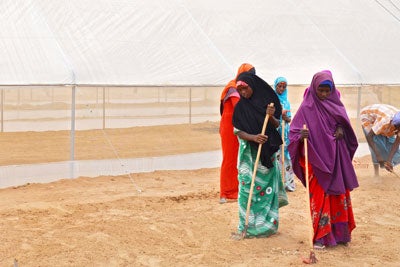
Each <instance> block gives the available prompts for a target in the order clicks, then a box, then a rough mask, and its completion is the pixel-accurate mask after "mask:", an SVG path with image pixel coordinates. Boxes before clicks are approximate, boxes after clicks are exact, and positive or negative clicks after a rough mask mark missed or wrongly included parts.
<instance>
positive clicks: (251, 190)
mask: <svg viewBox="0 0 400 267" xmlns="http://www.w3.org/2000/svg"><path fill="white" fill-rule="evenodd" d="M268 106H270V107H273V106H274V103H270V104H269V105H268ZM268 120H269V114H268V113H267V114H266V116H265V119H264V124H263V127H262V130H261V134H265V130H266V128H267V123H268ZM261 147H262V144H258V150H257V157H256V161H255V163H254V169H253V176H252V177H251V185H250V192H249V199H248V200H247V209H246V222H245V225H244V229H243V232H242V238H245V237H246V233H247V228H248V227H249V215H250V206H251V198H252V197H253V188H254V182H255V180H256V173H257V166H258V161H259V160H260V155H261Z"/></svg>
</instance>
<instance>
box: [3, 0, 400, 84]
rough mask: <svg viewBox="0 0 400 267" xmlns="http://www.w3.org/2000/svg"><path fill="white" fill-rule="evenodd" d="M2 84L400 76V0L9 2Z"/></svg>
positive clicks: (398, 79) (374, 80) (371, 80)
mask: <svg viewBox="0 0 400 267" xmlns="http://www.w3.org/2000/svg"><path fill="white" fill-rule="evenodd" d="M0 12H1V16H0V85H25V84H28V85H29V84H93V85H96V84H104V85H224V84H225V83H226V82H227V81H229V80H230V79H232V78H233V77H234V75H235V74H236V70H237V68H238V66H239V65H240V64H241V63H243V62H248V63H251V64H253V65H254V66H255V67H256V70H257V73H258V74H259V75H260V76H261V77H263V78H265V79H266V80H267V81H269V82H271V83H272V82H273V80H274V79H275V77H277V76H280V75H283V76H286V77H287V78H288V80H289V83H290V84H308V83H309V82H310V81H311V78H312V75H313V74H314V73H315V72H317V71H319V70H322V69H330V70H332V72H333V75H334V78H335V82H336V83H338V84H400V0H375V1H372V0H351V1H348V0H338V1H331V0H302V1H295V0H291V1H290V0H275V1H273V0H253V1H238V0H217V1H215V0H168V1H166V0H141V1H138V0H84V1H82V0H24V1H15V0H1V1H0Z"/></svg>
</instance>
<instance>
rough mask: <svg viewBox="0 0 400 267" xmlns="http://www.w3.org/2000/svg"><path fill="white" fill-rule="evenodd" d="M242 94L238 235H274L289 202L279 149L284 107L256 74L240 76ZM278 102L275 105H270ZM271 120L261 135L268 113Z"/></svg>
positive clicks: (237, 124)
mask: <svg viewBox="0 0 400 267" xmlns="http://www.w3.org/2000/svg"><path fill="white" fill-rule="evenodd" d="M237 90H238V92H239V94H240V96H241V98H240V101H239V102H238V103H237V105H236V107H235V111H234V114H233V125H234V132H235V134H236V135H237V136H238V139H239V153H238V180H239V197H238V204H239V226H238V233H237V234H236V235H237V236H242V237H259V236H270V235H272V234H275V233H276V232H277V231H278V227H279V208H280V207H282V206H285V205H287V204H288V201H287V196H286V192H285V190H284V186H283V183H282V177H281V174H280V172H279V169H278V162H277V159H276V152H277V151H279V147H280V145H281V144H282V138H281V136H280V134H279V132H278V131H277V127H279V118H280V116H281V112H282V108H281V105H280V101H279V99H278V96H277V95H276V93H275V92H274V90H273V89H272V88H271V86H270V85H268V83H266V82H265V81H264V80H263V79H261V78H260V77H258V76H257V75H255V74H252V73H249V72H245V73H242V74H241V75H239V76H238V78H237ZM270 103H274V106H268V104H270ZM267 113H268V114H269V120H268V124H267V127H266V132H265V135H263V134H261V131H262V127H263V123H264V119H265V116H266V114H267ZM259 144H262V149H261V154H260V158H259V162H258V165H257V171H256V177H255V182H254V187H253V192H252V198H251V205H250V211H249V215H248V216H249V217H248V225H245V224H246V212H247V203H248V199H249V196H250V187H251V182H252V176H253V170H254V165H255V162H256V157H257V150H258V146H259Z"/></svg>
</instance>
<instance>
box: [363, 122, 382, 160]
mask: <svg viewBox="0 0 400 267" xmlns="http://www.w3.org/2000/svg"><path fill="white" fill-rule="evenodd" d="M374 136H375V133H374V131H373V130H372V129H371V130H370V131H369V133H368V134H367V135H366V138H367V142H368V145H369V147H370V148H372V151H374V153H375V155H376V160H377V161H378V162H379V165H381V167H383V166H384V160H383V158H382V156H381V153H379V151H378V149H377V148H376V146H375V143H374Z"/></svg>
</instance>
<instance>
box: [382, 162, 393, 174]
mask: <svg viewBox="0 0 400 267" xmlns="http://www.w3.org/2000/svg"><path fill="white" fill-rule="evenodd" d="M384 166H385V169H386V170H387V171H389V172H393V164H392V163H391V162H389V161H385V163H384Z"/></svg>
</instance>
